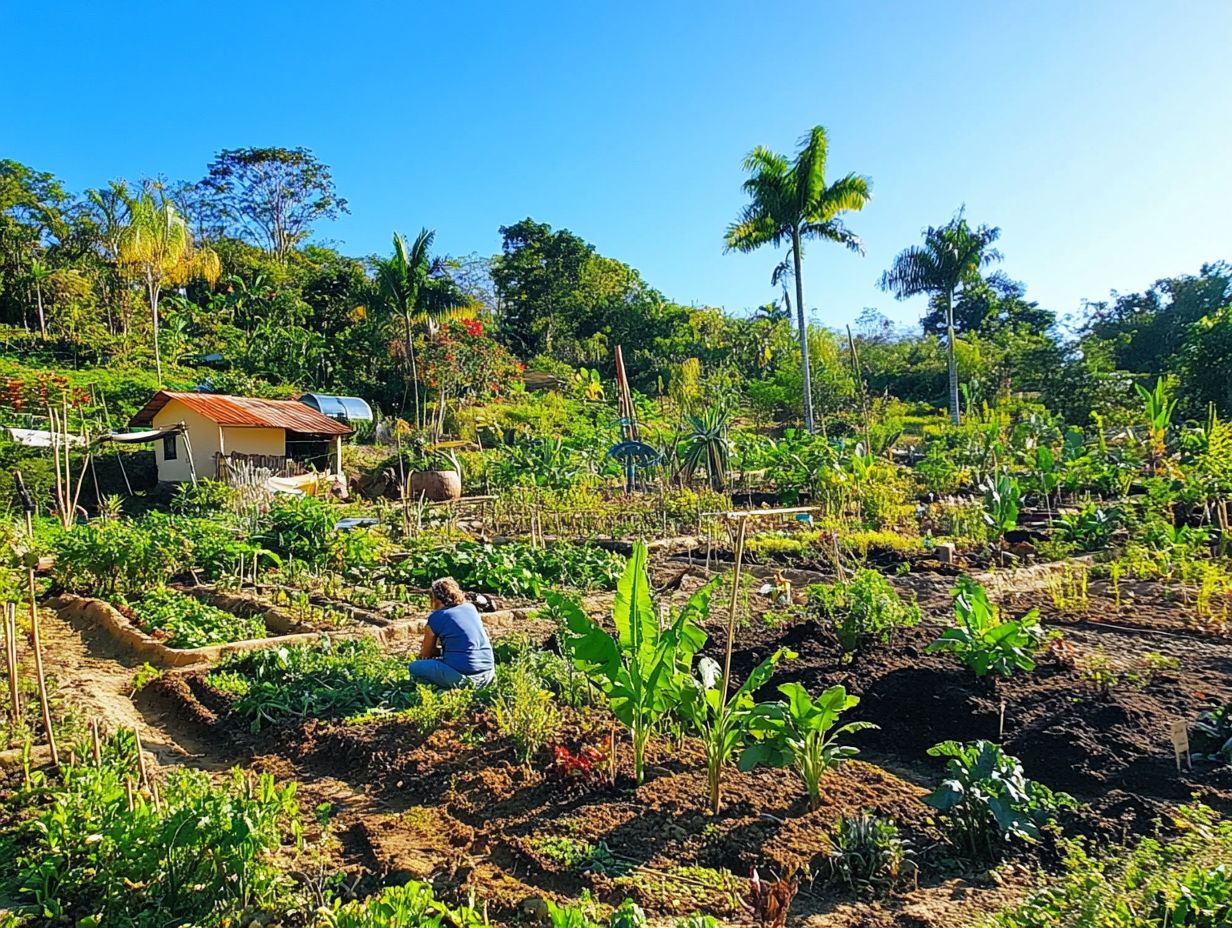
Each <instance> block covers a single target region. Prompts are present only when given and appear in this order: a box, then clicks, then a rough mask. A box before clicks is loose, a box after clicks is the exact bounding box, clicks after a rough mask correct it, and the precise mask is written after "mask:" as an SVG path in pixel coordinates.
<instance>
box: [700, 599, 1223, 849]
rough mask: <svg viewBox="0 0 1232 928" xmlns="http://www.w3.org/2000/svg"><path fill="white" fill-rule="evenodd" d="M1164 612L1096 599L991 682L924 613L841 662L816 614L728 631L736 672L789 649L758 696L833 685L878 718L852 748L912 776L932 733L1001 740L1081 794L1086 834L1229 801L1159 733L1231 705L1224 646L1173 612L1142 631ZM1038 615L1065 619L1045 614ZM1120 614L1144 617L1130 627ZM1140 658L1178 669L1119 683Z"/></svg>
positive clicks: (1207, 768)
mask: <svg viewBox="0 0 1232 928" xmlns="http://www.w3.org/2000/svg"><path fill="white" fill-rule="evenodd" d="M1043 599H1044V600H1047V595H1046V594H1043ZM1040 600H1041V594H1032V595H1019V596H1016V597H1014V598H1012V599H1011V601H1010V602H1009V603H1008V604H1007V612H1008V613H1009V614H1011V615H1017V614H1020V613H1021V612H1024V611H1026V609H1027V608H1028V606H1035V605H1040ZM1049 605H1050V603H1049ZM1042 611H1045V612H1046V611H1047V610H1042ZM1164 611H1165V610H1164V608H1163V607H1162V606H1158V608H1157V609H1156V610H1155V612H1152V611H1151V610H1149V609H1145V608H1139V609H1138V611H1137V615H1135V616H1125V617H1110V618H1109V620H1108V621H1107V622H1101V621H1098V619H1099V618H1101V614H1100V613H1099V611H1098V605H1096V606H1095V607H1093V608H1092V611H1091V613H1090V614H1089V615H1087V616H1086V617H1084V618H1083V619H1082V621H1081V623H1080V624H1070V625H1068V627H1065V628H1064V629H1063V635H1064V638H1063V641H1064V642H1065V644H1063V645H1059V646H1057V647H1055V648H1053V649H1052V650H1050V651H1049V652H1047V653H1046V654H1045V655H1044V656H1042V657H1041V658H1040V660H1039V664H1038V666H1037V668H1036V670H1035V671H1034V672H1033V673H1029V674H1019V675H1017V676H1015V677H1013V678H1011V679H1009V680H1001V681H995V682H994V681H992V680H980V679H978V678H976V677H975V676H973V675H972V674H971V673H970V672H968V671H967V670H965V669H964V668H962V667H961V666H959V665H958V664H957V662H956V661H955V660H954V658H953V657H952V656H951V655H949V654H943V653H938V654H928V653H926V648H927V646H928V644H929V643H930V642H932V641H933V640H935V639H936V638H937V637H938V635H939V633H940V631H941V630H942V628H943V627H944V625H943V624H942V622H941V621H940V620H939V619H938V618H935V617H934V618H931V619H930V620H929V621H926V622H925V624H924V625H922V626H920V627H918V628H915V629H909V630H906V631H903V632H900V633H899V635H898V636H897V638H896V640H895V641H894V642H892V643H891V644H890V645H889V646H874V647H872V648H870V649H868V650H867V652H866V653H864V654H861V655H858V656H857V657H856V658H855V659H854V660H853V661H852V662H851V663H848V664H844V663H842V662H841V660H840V658H839V653H838V647H837V644H836V642H835V641H834V638H833V636H832V634H831V633H830V631H829V630H828V629H826V628H824V627H822V626H820V625H818V624H817V623H814V622H809V621H802V622H799V623H797V624H794V625H791V626H789V627H780V628H768V627H765V626H764V625H762V626H758V627H748V628H746V629H744V630H743V631H742V632H741V633H740V635H739V644H738V648H737V653H736V654H734V655H733V668H734V671H733V672H734V674H735V676H736V677H737V678H739V679H743V677H744V676H745V675H746V674H747V673H748V672H749V671H750V670H751V669H752V668H753V667H755V666H756V665H757V664H758V663H759V662H760V661H762V660H764V659H765V658H766V657H768V656H769V655H771V654H772V653H774V651H775V650H776V649H778V648H780V647H787V648H790V649H791V650H793V651H795V652H796V653H797V654H798V655H799V657H798V658H797V659H796V660H794V661H790V662H787V663H784V664H782V665H780V671H779V673H778V674H776V677H775V681H774V682H773V683H772V684H771V685H770V686H769V687H768V688H767V692H765V693H763V694H761V695H762V696H763V697H770V696H773V695H774V687H775V686H777V685H778V684H780V683H783V682H787V681H798V682H800V683H803V684H804V685H805V686H806V687H807V688H808V689H809V690H810V692H815V691H817V690H820V689H824V688H826V687H828V686H832V685H834V684H836V683H841V684H843V685H844V686H846V687H847V689H848V691H849V692H852V693H854V694H856V695H858V696H860V697H861V702H860V704H859V705H858V706H857V707H856V708H855V709H853V710H852V712H851V715H852V716H853V717H855V718H859V719H862V720H865V721H870V722H873V723H875V724H877V725H878V726H880V728H879V729H878V730H876V731H867V732H861V733H860V734H858V735H857V736H855V737H854V738H853V743H855V744H858V745H859V746H860V747H862V748H863V749H864V750H865V751H866V753H867V756H869V757H870V758H873V759H877V760H878V761H880V762H884V763H886V764H887V765H888V766H891V767H892V768H894V769H905V770H908V771H912V772H915V773H917V774H918V775H919V776H921V777H924V778H929V777H935V776H936V775H937V774H939V773H940V771H941V769H942V765H941V762H940V761H936V762H934V761H933V760H932V759H931V758H929V757H928V756H927V754H926V752H927V750H928V748H930V747H932V746H933V745H934V744H937V743H938V742H941V741H947V740H956V741H971V740H975V739H978V738H982V739H987V740H991V741H999V742H1000V743H1002V744H1003V746H1004V748H1005V750H1006V751H1007V752H1008V753H1010V754H1012V755H1014V756H1016V757H1018V758H1019V759H1021V761H1022V763H1023V767H1024V769H1025V770H1026V773H1027V774H1028V776H1031V777H1033V778H1035V779H1038V780H1040V781H1042V782H1044V783H1046V784H1047V785H1049V786H1051V787H1053V788H1054V789H1061V790H1065V791H1067V792H1070V793H1072V794H1073V795H1075V796H1076V797H1078V798H1080V799H1082V800H1083V801H1084V809H1083V818H1084V819H1085V821H1084V822H1083V823H1082V824H1083V828H1084V830H1088V831H1092V832H1098V833H1102V834H1104V835H1108V836H1117V835H1119V833H1121V832H1124V831H1138V830H1141V829H1144V828H1146V827H1148V826H1149V824H1150V821H1151V820H1152V819H1153V818H1154V817H1155V816H1156V815H1158V814H1159V813H1160V812H1161V810H1162V809H1163V808H1164V807H1165V806H1166V805H1168V804H1175V803H1180V802H1185V801H1187V800H1189V799H1190V798H1191V796H1193V795H1194V794H1197V795H1198V796H1199V797H1200V798H1201V799H1202V801H1205V802H1208V803H1210V804H1211V805H1213V806H1216V807H1218V808H1220V809H1222V810H1224V811H1229V810H1232V768H1228V767H1226V766H1222V765H1216V764H1212V763H1208V762H1204V761H1194V765H1193V770H1192V771H1189V770H1185V771H1183V772H1181V773H1178V772H1177V769H1176V762H1175V756H1174V752H1173V748H1172V744H1171V740H1170V737H1169V725H1170V723H1171V722H1173V721H1174V720H1176V719H1186V720H1192V719H1194V718H1195V717H1196V716H1197V715H1198V713H1199V712H1201V711H1203V710H1204V709H1208V708H1211V707H1213V706H1215V705H1218V704H1220V703H1226V702H1228V701H1229V700H1232V642H1229V641H1228V640H1227V639H1221V638H1216V637H1211V636H1209V635H1206V634H1203V633H1200V632H1194V631H1189V630H1186V628H1185V626H1184V624H1183V623H1178V622H1177V621H1176V619H1175V618H1173V619H1172V621H1171V627H1170V628H1169V629H1168V631H1167V632H1164V631H1162V630H1160V629H1157V628H1152V627H1150V624H1149V623H1161V622H1163V621H1165V618H1164ZM1043 618H1044V620H1045V621H1046V622H1050V621H1052V622H1055V621H1057V620H1059V619H1061V618H1063V617H1061V616H1058V615H1056V614H1055V610H1054V612H1053V614H1051V615H1050V614H1045V615H1044V616H1043ZM1064 618H1066V621H1067V622H1069V621H1071V619H1070V618H1068V617H1064ZM1112 618H1117V619H1118V621H1117V622H1115V623H1114V622H1113V621H1112ZM1121 622H1125V623H1126V627H1121ZM1131 622H1139V623H1148V624H1147V626H1146V627H1144V628H1135V627H1132V625H1130V624H1129V623H1131ZM718 637H719V636H714V637H713V638H712V643H711V645H710V647H711V648H712V649H714V648H716V647H717V645H716V644H715V642H716V641H717V640H718ZM1148 653H1152V654H1159V655H1163V656H1164V657H1169V658H1175V659H1176V660H1178V661H1179V662H1180V667H1179V669H1176V670H1169V669H1164V670H1153V671H1151V672H1150V673H1149V674H1147V675H1146V676H1147V679H1145V680H1141V679H1139V680H1135V681H1131V680H1130V679H1129V677H1130V676H1131V675H1132V673H1131V672H1132V671H1133V670H1135V669H1136V670H1139V671H1141V670H1142V668H1144V667H1146V666H1147V661H1148V659H1147V658H1146V657H1145V655H1147V654H1148ZM1089 654H1100V655H1108V656H1110V657H1112V658H1113V659H1114V663H1115V664H1117V665H1118V666H1119V667H1120V668H1122V671H1123V672H1122V673H1121V682H1119V683H1118V684H1116V685H1113V686H1111V687H1108V688H1105V689H1101V688H1100V687H1097V686H1096V685H1095V683H1093V682H1091V681H1090V680H1089V679H1087V678H1084V677H1083V675H1082V673H1081V672H1080V670H1079V667H1081V665H1082V658H1083V655H1089ZM712 656H717V655H716V654H715V653H714V652H713V651H712ZM720 659H721V658H720ZM1075 662H1077V664H1078V666H1077V667H1076V666H1075ZM1126 671H1129V672H1126ZM1003 707H1004V730H1003V731H1002V728H1001V726H1002V711H1003Z"/></svg>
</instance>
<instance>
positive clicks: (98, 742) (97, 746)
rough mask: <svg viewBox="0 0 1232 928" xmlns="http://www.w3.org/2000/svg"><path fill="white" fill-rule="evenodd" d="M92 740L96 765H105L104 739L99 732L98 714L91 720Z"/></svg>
mask: <svg viewBox="0 0 1232 928" xmlns="http://www.w3.org/2000/svg"><path fill="white" fill-rule="evenodd" d="M90 742H91V745H92V747H93V748H94V766H96V767H101V766H102V765H103V739H102V738H101V737H100V736H99V733H98V716H95V717H94V718H92V719H91V720H90Z"/></svg>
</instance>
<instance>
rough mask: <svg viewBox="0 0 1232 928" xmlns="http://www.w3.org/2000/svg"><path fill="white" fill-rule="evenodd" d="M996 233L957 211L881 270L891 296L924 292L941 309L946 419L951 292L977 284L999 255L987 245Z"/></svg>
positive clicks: (953, 410)
mask: <svg viewBox="0 0 1232 928" xmlns="http://www.w3.org/2000/svg"><path fill="white" fill-rule="evenodd" d="M1000 236H1001V230H1000V229H999V228H996V227H989V226H980V227H979V228H977V229H973V228H971V226H970V225H968V223H967V220H966V217H964V216H963V211H962V210H961V209H960V210H959V211H958V214H957V215H956V216H955V217H954V218H953V219H951V220H950V221H949V222H947V223H946V224H945V225H943V226H940V227H938V228H935V227H932V226H930V227H929V228H928V229H926V230H925V231H924V244H923V245H913V246H912V247H910V248H908V249H906V250H905V251H903V252H902V253H901V254H900V255H899V256H898V257H897V258H895V259H894V264H893V265H892V266H891V267H890V269H889V270H888V271H886V272H885V273H884V274H882V275H881V289H882V290H887V291H889V292H891V293H893V294H894V296H895V297H896V298H897V299H900V300H905V299H907V298H908V297H912V296H916V295H918V294H921V293H927V294H929V295H930V297H931V298H932V299H933V300H934V301H940V302H941V303H942V305H943V307H944V309H945V331H946V336H945V340H946V353H947V355H948V361H949V376H950V421H952V422H953V423H954V424H955V425H957V424H958V422H959V409H958V362H957V360H956V359H955V356H954V294H955V292H956V291H957V290H958V289H959V288H960V287H961V288H962V289H963V290H966V289H967V288H969V287H973V286H978V285H979V284H980V283H981V282H982V280H983V278H982V276H981V274H980V271H982V270H983V269H984V268H986V267H988V266H989V265H991V264H995V263H996V262H998V261H1000V260H1001V252H999V251H997V250H996V249H995V248H993V247H992V245H993V243H994V242H995V241H996V240H997V239H998V238H999V237H1000Z"/></svg>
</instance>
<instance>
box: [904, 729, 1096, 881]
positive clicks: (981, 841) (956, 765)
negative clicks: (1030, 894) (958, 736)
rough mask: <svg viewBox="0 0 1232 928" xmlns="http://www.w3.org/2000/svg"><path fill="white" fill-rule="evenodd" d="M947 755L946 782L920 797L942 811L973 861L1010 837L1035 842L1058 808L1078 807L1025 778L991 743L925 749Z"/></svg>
mask: <svg viewBox="0 0 1232 928" xmlns="http://www.w3.org/2000/svg"><path fill="white" fill-rule="evenodd" d="M928 753H929V754H930V755H931V756H933V757H946V758H949V760H948V761H947V762H946V774H947V776H946V779H945V780H943V781H942V783H941V786H939V787H938V788H937V789H936V790H934V791H933V792H931V793H929V794H928V795H927V796H925V797H924V802H926V803H927V804H928V805H930V806H932V807H933V808H934V809H936V810H937V811H938V812H940V813H941V817H942V821H943V822H944V823H945V824H946V825H947V826H948V828H949V832H950V836H951V839H952V840H953V841H954V843H955V844H956V845H957V846H958V847H960V848H961V849H962V850H963V851H964V852H966V853H969V854H970V855H971V857H973V858H996V857H998V856H999V854H1000V851H1001V850H1002V849H1003V846H1004V845H1005V844H1006V843H1007V842H1009V841H1012V840H1014V839H1019V840H1022V841H1036V840H1038V839H1039V837H1040V829H1041V828H1042V827H1044V826H1045V825H1048V824H1050V823H1052V822H1054V821H1056V818H1057V816H1058V815H1059V814H1060V812H1061V811H1062V810H1063V809H1071V808H1077V803H1076V802H1075V801H1074V800H1073V798H1071V797H1070V796H1069V795H1067V794H1066V793H1054V792H1053V791H1052V790H1050V789H1049V788H1048V787H1047V786H1045V785H1044V784H1042V783H1038V782H1036V781H1035V780H1030V779H1028V778H1027V776H1026V774H1025V773H1023V770H1022V764H1020V763H1019V762H1018V758H1016V757H1011V756H1010V755H1008V754H1006V753H1005V752H1004V751H1002V750H1001V747H1000V745H997V744H993V743H992V742H991V741H973V742H968V743H965V744H960V743H959V742H957V741H943V742H942V743H941V744H937V745H933V747H931V748H929V749H928Z"/></svg>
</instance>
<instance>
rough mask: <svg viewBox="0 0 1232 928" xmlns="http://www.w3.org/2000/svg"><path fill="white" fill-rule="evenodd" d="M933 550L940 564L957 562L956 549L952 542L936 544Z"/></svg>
mask: <svg viewBox="0 0 1232 928" xmlns="http://www.w3.org/2000/svg"><path fill="white" fill-rule="evenodd" d="M934 550H935V551H936V552H937V560H938V561H940V562H941V563H942V564H957V563H958V549H957V548H956V547H954V544H953V542H949V541H947V542H943V543H942V544H939V545H937V547H936V548H935V549H934Z"/></svg>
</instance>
